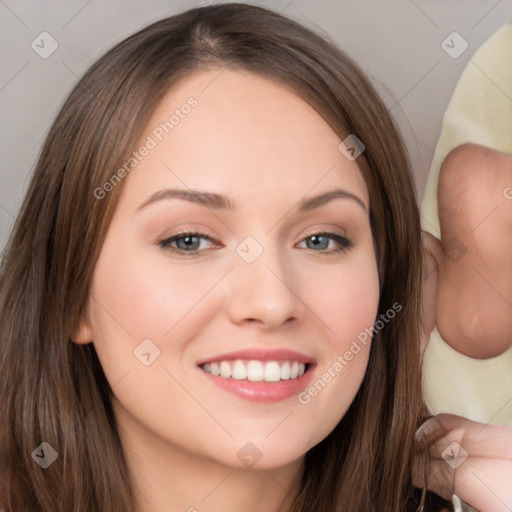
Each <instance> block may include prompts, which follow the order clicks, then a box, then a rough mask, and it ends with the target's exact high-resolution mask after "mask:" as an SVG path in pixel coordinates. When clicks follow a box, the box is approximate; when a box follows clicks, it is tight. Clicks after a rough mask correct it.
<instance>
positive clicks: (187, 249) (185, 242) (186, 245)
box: [158, 233, 213, 254]
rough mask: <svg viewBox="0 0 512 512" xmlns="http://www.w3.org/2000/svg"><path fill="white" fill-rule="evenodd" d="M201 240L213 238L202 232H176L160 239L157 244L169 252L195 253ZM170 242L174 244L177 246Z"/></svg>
mask: <svg viewBox="0 0 512 512" xmlns="http://www.w3.org/2000/svg"><path fill="white" fill-rule="evenodd" d="M201 240H209V241H210V242H212V241H213V240H212V239H211V238H210V237H209V236H207V235H203V234H202V233H178V234H177V235H174V236H171V237H170V238H167V239H165V240H162V241H161V242H160V243H159V244H158V245H159V246H160V247H162V248H164V249H169V250H170V251H171V252H174V253H178V254H184V253H188V254H196V253H198V252H200V251H199V247H200V246H201ZM171 244H176V246H177V247H175V246H174V245H171Z"/></svg>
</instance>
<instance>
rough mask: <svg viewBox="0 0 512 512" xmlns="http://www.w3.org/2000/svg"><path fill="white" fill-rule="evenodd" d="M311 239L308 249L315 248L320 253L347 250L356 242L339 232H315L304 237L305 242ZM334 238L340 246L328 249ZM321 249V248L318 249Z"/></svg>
mask: <svg viewBox="0 0 512 512" xmlns="http://www.w3.org/2000/svg"><path fill="white" fill-rule="evenodd" d="M308 240H310V241H311V243H310V244H307V245H308V249H313V250H314V251H315V252H320V253H326V254H328V253H333V252H340V251H346V250H348V249H350V248H351V247H352V246H353V245H354V244H353V243H352V242H351V241H350V240H349V239H348V238H346V237H344V236H342V235H338V234H337V233H315V234H314V235H309V236H308V237H306V238H304V240H303V242H307V241H308ZM332 240H334V241H335V242H336V243H337V244H338V248H335V249H331V250H327V249H328V247H329V242H330V241H332ZM318 249H320V250H318Z"/></svg>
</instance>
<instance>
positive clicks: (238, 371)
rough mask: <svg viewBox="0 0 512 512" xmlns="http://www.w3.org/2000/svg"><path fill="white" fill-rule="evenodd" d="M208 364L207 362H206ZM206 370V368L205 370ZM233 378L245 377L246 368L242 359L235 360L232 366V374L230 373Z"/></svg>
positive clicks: (241, 378) (240, 378)
mask: <svg viewBox="0 0 512 512" xmlns="http://www.w3.org/2000/svg"><path fill="white" fill-rule="evenodd" d="M206 364H208V363H206ZM205 371H207V370H205ZM231 377H233V379H238V380H244V379H246V378H247V368H246V367H245V364H244V363H242V361H236V362H235V364H234V366H233V374H232V375H231Z"/></svg>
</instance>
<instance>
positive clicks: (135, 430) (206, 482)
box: [114, 407, 303, 512]
mask: <svg viewBox="0 0 512 512" xmlns="http://www.w3.org/2000/svg"><path fill="white" fill-rule="evenodd" d="M114 409H116V408H115V407H114ZM120 409H122V408H120ZM120 409H117V412H118V413H119V414H116V416H118V418H117V419H118V421H117V423H118V426H119V435H120V438H121V442H122V445H123V449H124V452H125V455H126V460H127V463H128V466H129V469H130V472H131V475H132V478H133V482H134V484H135V490H136V495H137V498H138V501H139V508H138V509H137V511H136V512H206V511H207V512H226V511H236V512H289V511H290V510H291V507H292V503H293V499H294V497H295V496H296V495H297V493H298V491H299V486H300V481H301V475H302V470H303V460H302V459H301V460H297V461H293V462H291V463H289V464H287V465H285V466H282V467H279V468H273V469H260V470H258V469H256V468H255V469H251V470H248V469H240V468H233V467H229V466H226V465H224V464H221V463H218V462H216V461H214V460H212V459H209V458H206V457H202V456H201V455H200V454H194V453H190V452H189V451H186V450H184V449H182V448H181V447H179V446H176V445H173V444H170V443H169V442H167V441H165V440H163V439H161V438H160V437H158V436H155V435H148V433H147V431H145V429H144V427H142V426H141V425H140V424H137V423H136V422H135V420H134V419H133V418H126V412H122V411H120ZM119 416H121V417H119ZM119 420H121V421H119Z"/></svg>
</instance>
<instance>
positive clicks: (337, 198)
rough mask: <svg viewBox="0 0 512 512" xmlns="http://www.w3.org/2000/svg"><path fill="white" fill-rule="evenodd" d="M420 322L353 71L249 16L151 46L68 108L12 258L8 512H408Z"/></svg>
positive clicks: (5, 470) (311, 37)
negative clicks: (404, 511) (187, 511)
mask: <svg viewBox="0 0 512 512" xmlns="http://www.w3.org/2000/svg"><path fill="white" fill-rule="evenodd" d="M180 242H181V243H180ZM198 242H199V244H198V245H197V246H196V244H197V243H198ZM308 242H309V243H308ZM325 242H327V245H326V246H325V247H324V244H325ZM205 246H206V247H205ZM190 249H192V250H190ZM317 249H320V250H317ZM316 253H318V254H316ZM420 302H421V239H420V225H419V216H418V208H417V202H416V198H415V193H414V186H413V181H412V177H411V173H410V169H409V165H408V162H407V158H406V155H405V151H404V149H403V146H402V144H401V141H400V138H399V136H398V134H397V131H396V128H395V126H394V124H393V122H392V121H391V119H390V116H389V114H388V112H387V110H386V108H385V107H384V105H383V104H382V102H381V101H380V99H379V98H378V96H377V95H376V93H375V92H374V90H373V88H372V87H371V85H370V84H369V82H368V80H367V79H366V78H365V77H364V76H363V75H362V73H361V72H360V71H359V69H358V68H357V66H356V65H354V63H353V62H352V61H351V60H350V59H349V58H347V57H346V56H345V55H344V54H343V53H341V52H340V51H339V50H338V49H336V48H334V47H333V46H332V45H330V44H328V43H327V42H325V41H324V40H323V39H321V38H320V37H319V36H317V35H315V34H313V33H311V32H310V31H308V30H306V29H304V28H303V27H301V26H300V25H298V24H296V23H295V22H293V21H290V20H288V19H286V18H284V17H282V16H280V15H278V14H275V13H272V12H270V11H267V10H265V9H262V8H258V7H253V6H247V5H241V4H226V5H215V6H209V7H205V8H199V9H192V10H190V11H187V12H185V13H183V14H181V15H178V16H174V17H171V18H168V19H164V20H162V21H159V22H157V23H155V24H153V25H151V26H149V27H147V28H146V29H144V30H142V31H140V32H138V33H136V34H134V35H133V36H131V37H129V38H128V39H126V40H125V41H123V42H121V43H119V44H118V45H117V46H116V47H115V48H113V49H112V50H110V51H109V52H108V53H107V54H106V55H105V56H103V57H102V58H101V59H99V61H98V62H97V63H95V64H94V65H93V66H92V67H91V69H90V70H89V71H88V72H87V73H86V75H85V76H84V77H83V78H82V80H80V82H79V83H78V84H77V86H76V87H75V89H74V90H73V91H72V92H71V94H70V96H69V98H68V99H67V101H66V102H65V104H64V106H63V107H62V109H61V111H60V113H59V115H58V116H57V119H56V121H55V123H54V125H53V126H52V129H51V130H50V133H49V134H48V137H47V140H46V143H45V145H44V147H43V150H42V153H41V155H40V158H39V162H38V165H37V168H36V170H35V173H34V177H33V180H32V183H31V185H30V188H29V191H28V193H27V197H26V199H25V202H24V205H23V208H22V211H21V213H20V215H19V218H18V220H17V223H16V226H15V229H14V231H13V234H12V237H11V239H10V241H9V244H8V246H7V249H6V252H5V255H4V259H3V265H2V274H1V281H0V311H1V325H0V330H1V331H0V332H1V334H0V339H1V340H2V348H3V350H2V359H1V367H0V370H1V371H2V374H4V375H6V381H7V382H9V388H8V389H7V388H5V389H2V396H1V397H0V403H1V405H0V407H1V408H2V410H1V413H2V414H1V417H2V418H3V421H2V424H1V425H2V427H1V443H0V445H1V452H0V453H1V461H2V465H1V467H2V478H1V482H2V484H1V485H2V488H1V491H0V505H1V506H3V508H4V509H5V510H6V512H12V511H16V512H24V511H29V510H30V511H32V510H41V511H50V510H51V511H56V510H62V511H68V510H75V511H85V510H98V511H107V510H108V511H126V510H134V511H137V512H139V511H147V512H153V511H157V510H166V511H167V510H172V511H174V510H189V511H193V510H198V511H202V510H209V511H216V510H227V509H228V510H229V509H232V510H237V511H242V510H253V511H255V510H265V511H268V510H276V511H277V510H280V511H284V510H286V511H294V512H296V511H311V510H315V511H337V510H344V511H367V510H377V509H378V510H396V511H403V510H405V509H406V508H407V509H409V508H410V509H412V510H414V509H416V508H417V506H418V503H416V502H415V501H417V500H416V495H415V494H414V493H413V482H412V476H411V475H412V469H413V454H414V447H415V441H414V433H415V431H416V429H417V428H418V426H419V425H420V424H421V423H422V421H423V420H424V419H425V417H426V413H427V411H426V410H425V408H424V406H423V403H422V400H421V389H420V366H419V360H420V325H419V322H418V319H419V317H420ZM421 476H424V475H421Z"/></svg>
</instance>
